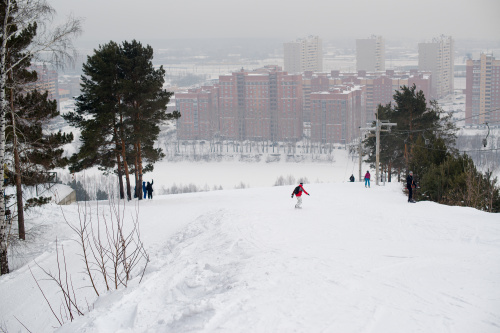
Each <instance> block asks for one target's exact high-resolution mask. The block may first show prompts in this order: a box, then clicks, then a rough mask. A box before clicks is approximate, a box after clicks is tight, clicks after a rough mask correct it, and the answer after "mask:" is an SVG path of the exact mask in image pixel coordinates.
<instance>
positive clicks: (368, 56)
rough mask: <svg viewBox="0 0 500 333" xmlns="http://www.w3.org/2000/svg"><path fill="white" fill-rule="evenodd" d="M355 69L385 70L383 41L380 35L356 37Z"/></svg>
mask: <svg viewBox="0 0 500 333" xmlns="http://www.w3.org/2000/svg"><path fill="white" fill-rule="evenodd" d="M356 69H357V70H358V71H359V70H365V71H370V72H376V71H385V42H384V39H383V38H382V36H374V35H373V36H371V37H370V38H367V39H356Z"/></svg>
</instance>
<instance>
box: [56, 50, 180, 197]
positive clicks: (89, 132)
mask: <svg viewBox="0 0 500 333" xmlns="http://www.w3.org/2000/svg"><path fill="white" fill-rule="evenodd" d="M152 59H153V49H152V48H151V46H149V45H148V46H142V44H141V43H139V42H137V41H135V40H133V41H132V42H127V41H125V42H123V43H122V44H121V45H118V44H117V43H115V42H113V41H111V42H109V43H107V44H105V45H101V46H99V48H98V49H97V50H95V51H94V54H93V55H92V56H89V57H88V58H87V62H86V63H85V64H84V65H83V73H84V75H83V76H82V84H81V87H82V94H81V95H80V96H79V97H78V98H77V100H76V109H75V111H73V112H69V113H67V114H66V115H64V118H65V119H66V120H67V121H68V122H69V123H70V124H71V125H72V126H75V127H77V128H79V129H80V130H81V137H80V141H81V146H80V150H79V151H78V152H77V153H76V154H74V155H73V156H72V157H71V165H70V171H72V172H78V171H81V170H84V169H87V168H91V167H93V166H98V167H99V168H100V169H101V170H103V171H105V172H106V173H109V172H111V173H114V174H116V175H117V176H118V181H119V189H120V198H122V199H123V198H125V192H126V197H127V199H128V200H131V199H132V196H133V194H132V189H133V187H132V186H131V178H132V177H133V178H134V180H135V184H136V186H135V194H134V196H136V197H138V198H139V199H141V198H142V197H143V195H142V185H141V184H142V177H143V174H144V173H146V172H150V171H152V170H153V164H154V163H155V162H157V161H158V160H160V159H161V158H163V157H164V154H163V152H162V150H161V148H155V146H154V143H155V141H156V140H157V138H158V134H159V133H160V125H161V124H162V123H164V122H165V121H167V120H170V119H177V118H179V117H180V113H179V112H177V111H174V112H173V113H167V104H168V102H169V100H170V97H171V96H172V94H173V93H172V92H168V91H166V90H164V89H163V84H164V77H165V70H164V69H163V67H162V66H161V67H160V68H158V69H156V68H155V67H154V66H153V63H152ZM131 175H133V176H131ZM123 177H125V185H124V184H123Z"/></svg>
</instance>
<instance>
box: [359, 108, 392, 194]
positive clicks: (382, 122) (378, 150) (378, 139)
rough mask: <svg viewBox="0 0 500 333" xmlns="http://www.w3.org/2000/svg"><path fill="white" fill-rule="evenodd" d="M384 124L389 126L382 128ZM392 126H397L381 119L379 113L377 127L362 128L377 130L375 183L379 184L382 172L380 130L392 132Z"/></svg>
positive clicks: (363, 129)
mask: <svg viewBox="0 0 500 333" xmlns="http://www.w3.org/2000/svg"><path fill="white" fill-rule="evenodd" d="M384 126H387V127H386V128H385V129H384V128H382V127H384ZM391 126H397V124H396V123H389V122H388V121H385V120H384V121H381V120H379V119H378V114H377V120H376V121H375V127H365V128H361V130H362V131H370V132H372V131H374V132H375V143H376V149H375V154H376V155H375V185H379V178H380V177H379V173H380V132H390V131H391Z"/></svg>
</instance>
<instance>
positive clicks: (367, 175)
mask: <svg viewBox="0 0 500 333" xmlns="http://www.w3.org/2000/svg"><path fill="white" fill-rule="evenodd" d="M370 178H371V176H370V171H369V170H367V171H366V173H365V187H366V186H367V185H368V187H370Z"/></svg>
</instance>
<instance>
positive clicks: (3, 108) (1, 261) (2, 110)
mask: <svg viewBox="0 0 500 333" xmlns="http://www.w3.org/2000/svg"><path fill="white" fill-rule="evenodd" d="M10 6H11V3H10V1H9V0H7V1H6V3H5V4H4V7H5V12H4V13H2V15H3V18H4V21H3V26H2V31H1V35H2V36H3V38H2V39H1V40H2V45H1V47H0V165H1V170H2V176H3V174H4V172H5V165H4V163H5V162H4V161H5V114H6V112H7V101H6V99H5V97H6V95H5V93H6V92H5V88H6V83H7V74H6V72H5V70H6V69H7V64H6V61H7V54H6V53H7V39H8V38H7V36H8V29H7V27H8V17H9V15H8V13H9V10H10V9H11V7H10ZM4 194H5V188H4V184H3V180H2V181H1V182H0V274H2V275H3V274H7V273H9V261H8V257H7V244H8V243H7V242H8V234H7V223H6V222H7V221H6V219H5V197H4Z"/></svg>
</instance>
